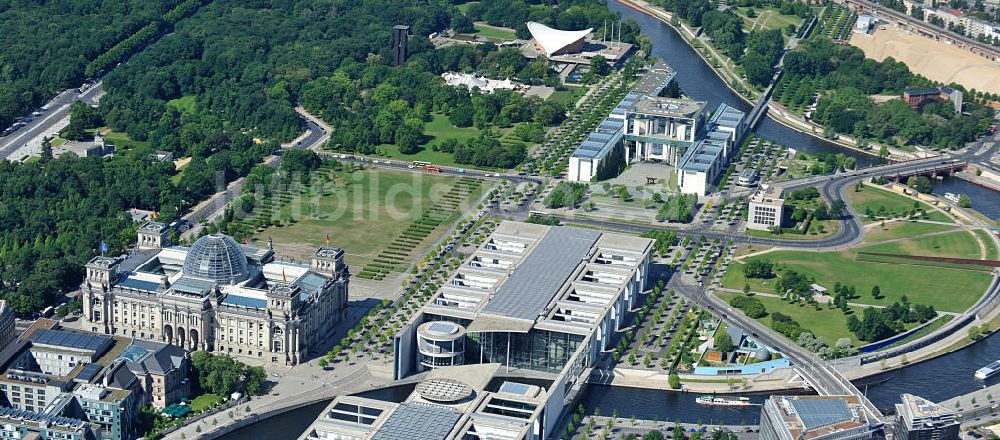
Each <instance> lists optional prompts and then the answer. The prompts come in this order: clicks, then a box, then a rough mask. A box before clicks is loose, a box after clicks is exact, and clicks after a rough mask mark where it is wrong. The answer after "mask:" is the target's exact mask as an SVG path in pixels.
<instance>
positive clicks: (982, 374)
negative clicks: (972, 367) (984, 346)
mask: <svg viewBox="0 0 1000 440" xmlns="http://www.w3.org/2000/svg"><path fill="white" fill-rule="evenodd" d="M997 373H1000V361H993V362H992V363H991V364H989V365H987V366H985V367H983V368H980V369H978V370H976V379H979V380H986V379H989V378H990V377H992V376H993V375H995V374H997Z"/></svg>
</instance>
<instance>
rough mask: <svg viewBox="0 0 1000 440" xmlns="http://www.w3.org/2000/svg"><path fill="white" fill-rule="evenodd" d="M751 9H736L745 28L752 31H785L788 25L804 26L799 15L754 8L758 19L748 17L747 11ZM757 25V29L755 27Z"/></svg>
mask: <svg viewBox="0 0 1000 440" xmlns="http://www.w3.org/2000/svg"><path fill="white" fill-rule="evenodd" d="M749 9H751V8H736V14H737V15H739V16H740V17H741V18H742V19H743V28H744V29H747V30H748V31H749V30H751V29H761V28H763V29H768V30H769V29H782V30H783V29H785V28H786V27H788V25H790V24H791V25H795V27H798V26H799V25H800V24H802V18H800V17H799V16H797V15H782V14H781V13H780V12H779V11H778V9H777V8H774V7H767V8H752V9H753V10H754V12H756V13H757V16H756V17H747V10H749ZM755 23H756V27H754V25H755Z"/></svg>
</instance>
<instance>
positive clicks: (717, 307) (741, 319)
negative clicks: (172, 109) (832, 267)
mask: <svg viewBox="0 0 1000 440" xmlns="http://www.w3.org/2000/svg"><path fill="white" fill-rule="evenodd" d="M675 280H677V277H674V278H672V279H671V282H670V283H668V288H670V289H673V290H674V291H675V292H678V293H680V294H681V295H683V296H685V297H686V298H688V299H689V300H691V301H692V302H694V303H695V304H698V305H699V306H701V307H703V308H705V309H707V310H708V311H709V312H711V313H712V314H714V315H716V316H719V317H721V318H722V320H723V321H725V322H726V323H727V324H729V325H731V326H734V327H738V328H742V329H744V330H745V331H747V332H749V333H750V334H752V335H753V337H754V339H756V340H757V341H759V342H760V343H762V344H765V345H768V346H770V347H773V348H775V349H777V350H778V351H780V352H781V353H782V355H784V356H785V357H786V358H788V360H789V361H790V362H791V363H792V368H793V369H794V371H795V378H794V379H796V380H798V381H799V382H800V383H801V384H802V385H803V386H804V387H808V388H811V389H813V390H814V391H816V393H817V394H820V395H823V396H856V397H857V398H858V399H859V401H860V402H861V403H862V405H863V406H864V408H865V412H866V413H867V415H868V418H869V420H871V421H872V422H874V423H884V420H885V419H884V417H883V416H882V413H881V412H880V411H879V410H878V408H876V407H875V405H874V404H873V403H871V401H869V400H868V398H867V397H865V395H864V394H863V393H861V391H859V390H858V388H857V387H855V386H854V384H852V383H851V381H849V380H847V378H845V377H844V375H843V374H841V373H840V372H839V371H837V370H836V369H834V368H833V367H832V366H831V365H830V364H829V363H828V362H827V361H824V360H823V359H820V358H819V356H817V355H816V354H814V353H812V352H810V351H809V350H806V349H805V348H802V347H800V346H798V345H797V344H795V343H794V342H792V341H789V340H788V339H786V338H784V337H783V336H780V335H778V334H776V333H775V332H774V331H773V330H771V329H770V328H768V327H767V326H765V325H764V324H762V323H761V322H760V321H757V320H756V319H752V318H750V317H748V316H746V315H744V314H743V312H741V311H740V310H738V309H734V308H733V307H731V306H730V305H729V304H727V303H726V302H725V301H723V300H721V299H720V298H719V297H717V296H715V295H710V294H708V292H707V291H706V290H705V288H703V287H700V286H694V285H690V284H687V283H683V282H679V281H675Z"/></svg>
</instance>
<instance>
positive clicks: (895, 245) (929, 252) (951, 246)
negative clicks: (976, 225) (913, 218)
mask: <svg viewBox="0 0 1000 440" xmlns="http://www.w3.org/2000/svg"><path fill="white" fill-rule="evenodd" d="M860 251H862V252H871V253H881V254H903V255H921V256H927V257H949V258H968V259H973V260H978V259H981V258H982V252H981V250H980V248H979V243H978V242H977V241H976V237H975V236H974V235H972V233H970V232H969V231H955V232H948V233H944V234H937V235H927V236H922V237H914V238H910V239H907V240H899V241H890V242H887V243H879V244H875V245H871V246H866V247H864V248H861V249H860Z"/></svg>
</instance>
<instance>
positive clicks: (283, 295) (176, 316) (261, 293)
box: [81, 222, 350, 365]
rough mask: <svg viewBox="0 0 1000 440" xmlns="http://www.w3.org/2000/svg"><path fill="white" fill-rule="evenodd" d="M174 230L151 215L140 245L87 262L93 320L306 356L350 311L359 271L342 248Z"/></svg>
mask: <svg viewBox="0 0 1000 440" xmlns="http://www.w3.org/2000/svg"><path fill="white" fill-rule="evenodd" d="M168 232H169V227H168V226H167V225H164V224H161V223H156V222H150V223H147V224H145V225H143V226H142V227H140V228H139V233H138V250H137V251H135V252H132V253H130V254H128V255H122V256H118V257H105V256H99V257H95V258H94V259H92V260H91V261H90V263H88V264H87V265H86V277H85V279H84V282H83V284H82V286H81V290H82V295H81V296H82V299H83V310H84V317H83V319H84V328H85V329H88V330H91V331H93V332H97V333H103V334H108V335H116V336H124V337H129V338H136V339H142V340H150V341H160V342H165V343H168V344H173V345H176V346H179V347H183V348H185V349H189V350H192V351H194V350H208V351H214V352H218V353H226V354H229V355H231V356H233V357H236V358H242V359H244V360H246V361H249V362H250V363H254V364H266V365H296V364H298V363H300V362H303V361H305V360H307V359H309V357H308V355H309V354H310V351H312V350H314V349H316V348H318V345H319V344H320V343H321V342H322V341H323V339H324V338H326V337H328V336H330V335H331V334H332V333H333V330H334V328H335V327H336V326H335V324H336V323H337V322H340V321H342V320H343V319H344V317H345V313H346V312H345V311H346V306H347V288H348V281H349V278H350V273H349V271H348V269H347V266H346V265H345V263H344V252H343V250H341V249H336V248H330V247H321V248H319V249H317V250H316V252H315V254H314V256H313V258H312V262H311V263H310V264H297V263H290V262H281V261H275V260H274V252H273V250H272V249H271V248H270V246H268V248H259V247H255V246H251V245H247V244H238V243H236V242H235V241H234V240H233V239H232V238H229V237H227V236H225V235H221V234H211V235H206V236H204V237H201V238H199V239H198V240H197V241H195V243H194V244H193V245H192V246H190V247H183V246H170V243H169V241H170V240H169V238H168Z"/></svg>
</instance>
